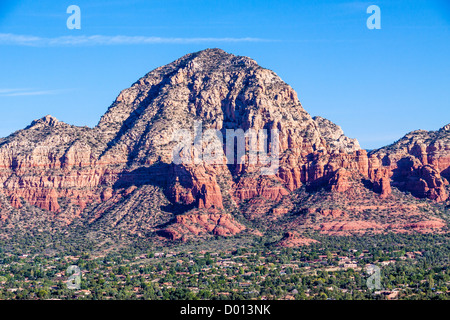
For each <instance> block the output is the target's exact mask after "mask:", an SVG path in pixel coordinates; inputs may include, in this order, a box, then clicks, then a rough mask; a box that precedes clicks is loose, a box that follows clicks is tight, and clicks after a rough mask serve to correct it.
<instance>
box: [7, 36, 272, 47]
mask: <svg viewBox="0 0 450 320" xmlns="http://www.w3.org/2000/svg"><path fill="white" fill-rule="evenodd" d="M270 41H274V40H269V39H262V38H249V37H246V38H164V37H147V36H120V35H118V36H102V35H93V36H61V37H53V38H45V37H37V36H29V35H19V34H12V33H0V45H20V46H36V47H41V46H80V45H130V44H162V43H172V44H189V43H203V42H270Z"/></svg>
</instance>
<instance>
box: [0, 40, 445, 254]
mask: <svg viewBox="0 0 450 320" xmlns="http://www.w3.org/2000/svg"><path fill="white" fill-rule="evenodd" d="M196 123H201V129H202V130H203V131H204V132H206V131H207V130H215V131H216V132H220V133H222V134H223V136H226V132H227V130H234V132H236V131H238V130H240V129H242V131H244V132H247V131H248V130H249V129H252V130H255V131H259V130H267V131H268V132H272V131H271V130H277V133H278V138H279V143H278V146H279V154H278V159H279V163H278V167H277V170H276V171H275V172H273V174H268V175H267V174H266V175H262V174H261V170H260V169H261V168H262V167H263V166H264V164H263V163H262V162H261V163H260V162H258V163H256V164H255V163H250V161H248V157H249V156H248V155H246V156H245V157H247V158H245V157H244V158H245V159H244V161H240V162H238V161H236V162H235V163H231V164H230V163H227V161H226V159H225V157H224V156H223V155H220V154H219V161H218V162H217V161H216V162H215V163H207V162H201V161H200V162H195V161H191V162H183V163H174V161H173V156H174V152H173V151H174V148H175V147H176V145H177V141H175V140H174V136H176V134H177V132H180V130H187V131H183V132H186V135H187V136H189V135H190V134H191V132H193V128H194V127H195V124H196ZM449 126H450V125H447V126H446V127H444V128H442V129H440V130H438V131H422V130H418V131H414V132H411V133H409V134H407V135H405V137H403V138H402V139H400V140H399V141H397V142H395V143H394V144H392V145H390V146H387V147H384V148H381V149H378V150H372V151H370V152H369V153H368V152H367V151H366V150H363V149H361V148H360V146H359V144H358V141H357V140H356V139H350V138H348V137H346V136H345V135H344V133H343V131H342V129H341V128H340V127H339V126H337V125H336V124H334V123H332V122H331V121H329V120H327V119H324V118H322V117H314V118H313V117H311V116H310V115H309V114H308V112H306V111H305V109H304V108H303V107H302V105H301V103H300V101H299V99H298V97H297V94H296V92H295V91H294V90H293V89H292V88H291V87H290V86H289V85H287V84H286V83H285V82H283V81H282V80H281V79H280V77H278V76H277V75H276V74H275V73H274V72H273V71H271V70H268V69H265V68H263V67H261V66H259V65H258V64H257V63H256V62H255V61H254V60H252V59H250V58H247V57H242V56H235V55H232V54H229V53H226V52H225V51H223V50H220V49H206V50H203V51H200V52H196V53H191V54H187V55H185V56H183V57H181V58H180V59H178V60H176V61H174V62H172V63H169V64H168V65H165V66H162V67H159V68H157V69H155V70H153V71H151V72H149V73H147V74H146V75H145V76H143V77H142V78H141V79H139V80H138V81H136V82H135V83H134V84H132V86H131V87H130V88H128V89H125V90H123V91H122V92H120V94H119V95H118V96H117V98H116V99H115V101H114V102H113V104H112V105H111V106H110V107H109V108H108V110H107V111H106V113H105V114H104V115H103V116H102V117H101V119H100V121H99V123H98V124H97V126H95V127H94V128H88V127H77V126H73V125H69V124H66V123H64V122H61V121H58V120H57V119H55V118H54V117H52V116H49V115H48V116H45V117H43V118H41V119H39V120H35V121H33V122H32V123H31V124H30V125H29V126H28V127H26V128H25V129H23V130H19V131H17V132H15V133H13V134H11V135H10V136H8V137H6V138H2V139H0V225H1V228H2V230H4V231H2V237H8V233H9V232H10V231H11V230H30V229H33V228H40V229H43V230H49V231H52V232H56V231H55V230H58V232H60V231H61V232H68V231H67V230H72V229H73V228H75V227H74V226H77V228H80V226H82V227H83V230H87V231H86V232H94V233H95V232H97V234H98V233H100V232H101V233H102V234H108V233H116V234H117V233H121V234H124V235H134V236H138V237H141V238H142V239H149V240H150V239H153V240H154V241H159V242H162V243H167V242H173V241H187V240H198V239H203V238H208V237H214V236H219V237H229V236H234V235H237V234H242V235H244V234H248V235H254V236H262V235H263V234H265V233H267V232H272V233H273V232H275V233H277V234H279V235H280V236H282V235H284V238H283V240H282V241H280V245H283V244H284V245H286V246H297V245H307V244H308V243H311V242H313V241H314V240H312V239H309V236H310V235H314V233H323V234H330V235H352V234H367V233H369V234H370V233H385V232H396V233H413V232H421V233H424V232H445V231H447V230H448V229H447V228H448V225H447V222H446V215H445V212H446V211H445V210H447V209H445V205H448V203H449V200H448V197H449V196H448V192H449V183H448V180H449V179H450V128H449ZM269 144H270V143H269ZM223 146H224V147H223V151H224V152H225V151H226V150H225V149H226V147H225V146H226V144H225V141H224V144H223ZM203 147H204V146H203ZM269 147H270V146H268V147H267V149H268V150H269V153H270V148H269ZM272 147H273V143H272ZM188 151H189V150H188ZM71 228H72V229H71ZM307 235H308V236H307ZM153 240H152V241H153Z"/></svg>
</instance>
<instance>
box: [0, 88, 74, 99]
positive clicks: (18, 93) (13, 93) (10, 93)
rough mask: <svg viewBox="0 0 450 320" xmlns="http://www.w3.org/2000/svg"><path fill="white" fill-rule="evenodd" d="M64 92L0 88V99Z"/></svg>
mask: <svg viewBox="0 0 450 320" xmlns="http://www.w3.org/2000/svg"><path fill="white" fill-rule="evenodd" d="M63 91H66V90H33V89H2V88H0V97H22V96H43V95H49V94H58V93H61V92H63Z"/></svg>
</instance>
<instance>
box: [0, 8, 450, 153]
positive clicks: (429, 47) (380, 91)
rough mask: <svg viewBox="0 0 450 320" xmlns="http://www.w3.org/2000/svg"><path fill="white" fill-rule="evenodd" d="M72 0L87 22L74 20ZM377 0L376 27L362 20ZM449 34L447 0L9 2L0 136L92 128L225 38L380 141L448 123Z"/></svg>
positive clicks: (347, 124)
mask: <svg viewBox="0 0 450 320" xmlns="http://www.w3.org/2000/svg"><path fill="white" fill-rule="evenodd" d="M72 4H75V5H78V6H79V7H80V8H81V30H69V29H68V28H67V27H66V20H67V18H68V17H69V14H67V13H66V9H67V7H68V6H69V5H72ZM372 4H375V5H378V6H379V7H380V9H381V29H380V30H369V29H368V28H367V27H366V20H367V18H368V17H369V14H367V13H366V9H367V7H368V6H369V5H372ZM92 36H98V37H92ZM119 36H120V37H119ZM449 40H450V4H449V1H446V0H397V1H331V0H329V1H311V0H305V1H300V0H295V1H283V0H278V1H246V0H240V1H205V0H203V1H183V0H158V1H148V0H147V1H144V0H142V1H139V0H128V1H117V0H112V1H98V0H89V1H85V0H71V1H50V0H44V1H32V0H27V1H25V0H24V1H1V2H0V70H1V75H0V136H7V135H9V134H10V133H12V132H14V131H15V130H18V129H21V128H23V127H25V126H27V125H28V124H29V123H30V122H31V121H32V120H33V119H37V118H40V117H42V116H44V115H46V114H51V115H53V116H55V117H57V118H58V119H60V120H62V121H65V122H68V123H71V124H75V125H87V126H95V125H96V124H97V122H98V120H99V119H100V116H101V115H102V114H103V113H104V112H105V111H106V109H107V108H108V106H109V105H110V104H111V103H112V101H113V100H114V99H115V98H116V96H117V95H118V93H119V92H120V91H121V90H122V89H125V88H127V87H129V86H130V85H131V84H132V83H133V82H135V81H136V80H137V79H138V78H140V77H141V76H143V75H144V74H145V73H147V72H148V71H150V70H152V69H154V68H156V67H158V66H161V65H164V64H167V63H169V62H171V61H173V60H175V59H177V58H178V57H180V56H182V55H184V54H186V53H189V52H194V51H198V50H202V49H205V48H215V47H219V48H222V49H224V50H225V51H227V52H230V53H233V54H238V55H245V56H249V57H251V58H253V59H255V60H256V61H257V62H258V63H259V64H260V65H261V66H263V67H266V68H269V69H271V70H273V71H275V72H276V73H277V74H278V75H279V76H280V77H281V78H282V79H283V80H284V81H286V82H287V83H288V84H290V85H291V86H292V87H293V88H294V89H295V90H296V91H297V93H298V95H299V99H300V101H301V103H302V104H303V106H304V108H305V109H306V110H307V111H308V112H309V113H310V114H311V115H313V116H314V115H320V116H323V117H325V118H328V119H330V120H332V121H333V122H335V123H337V124H338V125H340V126H341V127H342V128H343V129H344V132H345V133H346V135H348V136H350V137H352V138H357V139H358V140H359V141H360V144H361V146H362V147H364V148H369V149H372V148H377V147H381V146H383V145H386V144H389V143H392V142H393V141H395V140H397V139H399V138H400V137H402V136H403V135H404V134H405V133H407V132H409V131H412V130H416V129H425V130H437V129H439V128H440V127H442V126H444V125H445V124H447V123H450V59H449V58H450V41H449ZM80 41H81V43H80Z"/></svg>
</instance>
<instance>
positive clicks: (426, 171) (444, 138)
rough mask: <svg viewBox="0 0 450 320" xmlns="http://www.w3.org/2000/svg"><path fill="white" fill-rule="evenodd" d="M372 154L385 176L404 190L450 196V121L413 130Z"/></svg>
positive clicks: (443, 197) (426, 195)
mask: <svg viewBox="0 0 450 320" xmlns="http://www.w3.org/2000/svg"><path fill="white" fill-rule="evenodd" d="M370 156H371V157H373V158H376V159H377V160H378V165H379V166H380V168H382V170H384V171H385V174H384V176H385V179H387V178H389V179H391V181H392V185H393V186H396V187H398V188H399V189H400V190H404V191H409V192H411V194H413V195H414V196H416V197H419V198H428V199H432V200H435V201H438V202H442V201H445V200H447V199H448V192H447V190H446V185H448V180H449V179H450V125H447V126H445V127H443V128H441V129H440V130H438V131H424V130H417V131H413V132H411V133H408V134H407V135H405V136H404V137H403V138H402V139H400V140H399V141H397V142H396V143H394V144H392V145H390V146H388V147H384V148H381V149H379V150H375V151H373V152H371V154H370ZM377 170H380V169H377Z"/></svg>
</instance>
